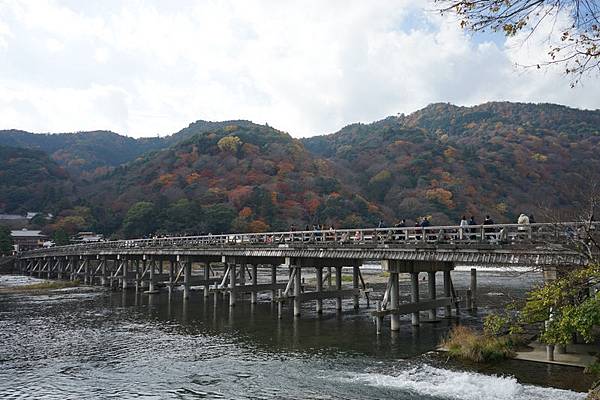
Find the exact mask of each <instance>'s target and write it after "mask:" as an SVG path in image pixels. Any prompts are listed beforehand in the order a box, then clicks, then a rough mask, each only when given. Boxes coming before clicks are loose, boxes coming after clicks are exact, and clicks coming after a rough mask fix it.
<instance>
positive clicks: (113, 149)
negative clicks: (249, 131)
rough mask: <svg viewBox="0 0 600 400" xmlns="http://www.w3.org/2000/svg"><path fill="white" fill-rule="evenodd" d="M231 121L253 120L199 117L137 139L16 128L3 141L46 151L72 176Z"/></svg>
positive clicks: (104, 167) (100, 170)
mask: <svg viewBox="0 0 600 400" xmlns="http://www.w3.org/2000/svg"><path fill="white" fill-rule="evenodd" d="M232 124H236V125H239V126H244V125H249V124H251V122H250V121H242V120H236V121H221V122H211V121H202V120H200V121H196V122H193V123H191V124H190V125H189V126H188V127H187V128H184V129H182V130H181V131H179V132H177V133H174V134H172V135H169V136H164V137H149V138H137V139H136V138H131V137H128V136H123V135H119V134H117V133H115V132H111V131H89V132H74V133H31V132H26V131H21V130H14V129H13V130H0V145H2V146H12V147H22V148H26V149H32V150H41V151H44V152H45V153H48V154H49V155H50V157H51V158H52V159H53V160H54V161H56V162H57V163H58V164H59V165H62V166H64V167H65V168H66V169H67V170H69V172H71V174H72V175H73V178H77V177H80V176H81V177H89V176H93V175H98V174H102V173H105V172H107V171H108V170H110V169H111V168H114V167H117V166H119V165H122V164H125V163H128V162H130V161H133V160H135V159H136V158H137V157H139V156H141V155H142V154H145V153H148V152H151V151H155V150H160V149H163V148H166V147H169V146H171V145H173V144H175V143H177V142H179V141H181V140H184V139H186V138H188V137H190V136H192V135H194V134H196V133H199V132H206V131H210V130H215V129H220V128H223V127H224V126H227V125H232Z"/></svg>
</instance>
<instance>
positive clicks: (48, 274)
mask: <svg viewBox="0 0 600 400" xmlns="http://www.w3.org/2000/svg"><path fill="white" fill-rule="evenodd" d="M51 263H52V260H51V259H50V258H48V262H47V265H48V271H47V275H46V276H47V277H48V279H50V278H51V276H50V270H51V267H50V265H51Z"/></svg>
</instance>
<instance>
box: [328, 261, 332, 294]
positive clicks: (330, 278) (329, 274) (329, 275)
mask: <svg viewBox="0 0 600 400" xmlns="http://www.w3.org/2000/svg"><path fill="white" fill-rule="evenodd" d="M331 280H332V276H331V267H327V287H328V288H329V289H330V290H331Z"/></svg>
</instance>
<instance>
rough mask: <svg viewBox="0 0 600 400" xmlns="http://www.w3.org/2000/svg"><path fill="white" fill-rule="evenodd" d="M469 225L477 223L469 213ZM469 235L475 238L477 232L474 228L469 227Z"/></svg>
mask: <svg viewBox="0 0 600 400" xmlns="http://www.w3.org/2000/svg"><path fill="white" fill-rule="evenodd" d="M469 225H477V221H475V217H474V216H473V215H471V218H469ZM469 233H470V235H469V237H470V238H471V239H477V233H476V230H475V229H469Z"/></svg>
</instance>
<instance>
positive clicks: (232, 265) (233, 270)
mask: <svg viewBox="0 0 600 400" xmlns="http://www.w3.org/2000/svg"><path fill="white" fill-rule="evenodd" d="M228 267H229V307H235V285H236V275H237V274H236V264H235V263H230V264H228Z"/></svg>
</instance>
